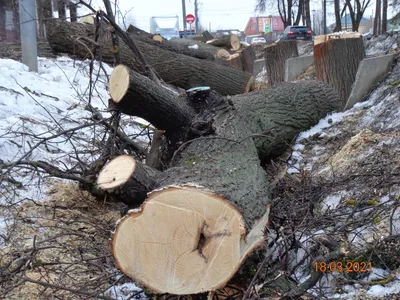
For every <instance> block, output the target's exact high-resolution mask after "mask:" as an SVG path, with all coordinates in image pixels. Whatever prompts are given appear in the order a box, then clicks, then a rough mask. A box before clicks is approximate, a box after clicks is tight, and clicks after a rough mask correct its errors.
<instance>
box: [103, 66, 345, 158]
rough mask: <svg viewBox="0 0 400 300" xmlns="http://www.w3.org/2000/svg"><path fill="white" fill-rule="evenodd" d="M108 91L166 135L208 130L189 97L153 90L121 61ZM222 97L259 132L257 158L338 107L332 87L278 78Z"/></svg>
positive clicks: (125, 109)
mask: <svg viewBox="0 0 400 300" xmlns="http://www.w3.org/2000/svg"><path fill="white" fill-rule="evenodd" d="M114 83H116V84H114ZM110 95H111V98H112V99H113V101H114V102H115V104H116V107H117V108H118V109H119V110H120V111H121V112H123V113H125V114H128V115H133V116H138V117H141V118H144V119H146V120H147V121H149V122H150V123H152V124H155V126H156V127H158V128H159V129H167V131H166V135H167V136H169V137H171V134H177V135H178V136H182V135H183V133H179V132H180V131H181V130H185V131H186V130H187V129H188V128H192V131H196V130H197V131H198V130H200V129H199V128H201V131H202V132H208V133H209V132H210V130H211V131H212V130H213V129H212V126H211V125H210V124H209V123H207V122H205V123H201V122H200V123H199V122H198V120H196V118H195V115H196V113H197V114H198V110H197V109H196V107H195V106H194V104H193V103H191V102H190V101H189V100H190V99H191V98H189V100H187V99H183V98H180V97H177V96H176V95H174V94H172V93H170V92H169V91H168V90H166V89H164V88H161V87H159V88H158V89H157V87H156V86H154V84H153V83H152V82H151V81H150V80H148V79H147V78H144V77H143V76H141V75H139V74H137V73H135V72H131V71H130V70H129V69H128V68H126V67H125V66H122V65H120V66H117V67H116V68H115V69H114V71H113V73H112V74H111V77H110ZM209 98H210V96H207V95H206V96H204V97H198V98H195V101H197V102H198V103H202V104H201V105H204V103H208V102H209V101H210V99H209ZM149 99H150V100H149ZM227 99H228V100H229V101H231V102H232V105H233V106H234V107H235V108H236V110H237V111H238V114H239V115H240V116H241V118H244V119H245V120H246V124H247V125H246V126H248V127H249V128H250V132H251V134H259V135H258V136H255V137H254V140H255V143H256V146H257V150H258V153H259V158H260V159H261V161H266V160H268V159H270V158H274V157H277V156H279V155H280V154H282V153H283V152H284V151H285V150H286V149H287V147H288V144H289V143H290V142H291V141H292V139H293V138H294V137H295V136H296V135H297V134H298V133H300V132H301V131H304V130H307V129H309V128H310V127H312V126H313V125H315V124H316V123H318V121H319V120H320V119H321V118H322V117H324V116H325V115H326V114H328V113H330V112H332V111H335V110H340V100H339V98H338V95H337V93H336V92H335V90H334V89H333V88H332V87H330V86H329V85H327V84H325V83H323V82H319V81H299V82H296V83H282V84H280V85H277V86H275V87H272V88H269V89H268V90H261V91H254V92H251V93H247V94H242V95H236V96H233V97H228V98H227ZM174 106H176V107H175V108H174ZM174 115H175V116H174ZM168 123H170V124H168ZM195 124H196V128H194V125H195ZM210 126H211V127H210Z"/></svg>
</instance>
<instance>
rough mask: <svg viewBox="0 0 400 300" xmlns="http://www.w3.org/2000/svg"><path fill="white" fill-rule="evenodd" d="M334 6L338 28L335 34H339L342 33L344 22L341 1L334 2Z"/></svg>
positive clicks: (335, 29) (334, 0)
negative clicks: (341, 14) (341, 15)
mask: <svg viewBox="0 0 400 300" xmlns="http://www.w3.org/2000/svg"><path fill="white" fill-rule="evenodd" d="M333 3H334V6H335V20H336V26H335V28H334V29H333V32H339V31H342V20H341V17H340V0H333Z"/></svg>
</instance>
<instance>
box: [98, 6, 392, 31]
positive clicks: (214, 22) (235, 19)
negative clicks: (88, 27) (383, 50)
mask: <svg viewBox="0 0 400 300" xmlns="http://www.w3.org/2000/svg"><path fill="white" fill-rule="evenodd" d="M93 1H94V4H93V5H95V4H97V5H98V6H97V7H95V8H100V7H103V5H102V1H101V0H93ZM111 1H113V0H111ZM117 1H118V2H117V4H118V7H119V10H120V11H121V12H122V15H124V16H125V17H124V19H125V20H126V21H127V23H133V24H134V25H135V26H137V27H139V28H141V29H143V30H146V31H149V29H150V18H151V17H153V16H176V15H177V16H178V17H179V24H180V27H181V28H180V29H181V30H182V29H183V21H182V20H183V15H182V0H147V1H143V0H141V1H139V0H117ZM185 1H186V14H190V13H191V14H193V15H194V0H185ZM198 2H199V20H200V23H201V25H202V26H203V28H205V29H211V31H215V30H218V29H238V30H240V31H243V30H244V29H245V27H246V24H247V22H248V20H249V18H250V17H255V16H257V13H256V12H255V6H256V0H198ZM327 2H328V9H327V13H328V16H327V24H331V23H333V22H334V21H335V19H334V15H333V3H330V2H331V1H330V0H327ZM372 2H373V1H372ZM329 6H330V7H329ZM374 6H375V5H374V4H371V5H370V7H369V8H368V9H367V10H366V13H365V15H364V17H367V18H370V16H371V15H372V13H373V8H374ZM313 9H315V10H321V9H322V1H321V0H311V10H313ZM258 14H259V15H260V16H261V15H278V12H277V9H275V8H268V9H267V11H266V12H264V13H258ZM391 15H392V14H391V13H389V17H390V16H391ZM121 19H122V16H121V14H120V16H119V21H120V22H121ZM192 26H193V29H194V25H192ZM187 28H188V29H189V25H187Z"/></svg>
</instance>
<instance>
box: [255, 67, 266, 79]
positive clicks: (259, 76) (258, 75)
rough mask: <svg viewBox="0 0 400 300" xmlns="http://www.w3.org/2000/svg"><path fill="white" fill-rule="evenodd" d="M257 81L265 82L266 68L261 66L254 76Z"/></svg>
mask: <svg viewBox="0 0 400 300" xmlns="http://www.w3.org/2000/svg"><path fill="white" fill-rule="evenodd" d="M256 81H257V82H267V69H266V68H265V67H263V69H262V71H261V72H260V73H258V74H257V76H256Z"/></svg>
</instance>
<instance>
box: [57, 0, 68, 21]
mask: <svg viewBox="0 0 400 300" xmlns="http://www.w3.org/2000/svg"><path fill="white" fill-rule="evenodd" d="M57 7H58V18H59V19H62V20H65V19H66V18H67V8H66V5H65V3H64V1H63V0H58V2H57Z"/></svg>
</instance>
